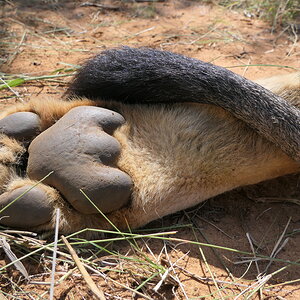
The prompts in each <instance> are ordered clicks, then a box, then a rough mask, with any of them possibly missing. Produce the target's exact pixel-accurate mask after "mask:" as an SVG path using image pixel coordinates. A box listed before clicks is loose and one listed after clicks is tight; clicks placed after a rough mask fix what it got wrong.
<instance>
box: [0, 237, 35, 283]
mask: <svg viewBox="0 0 300 300" xmlns="http://www.w3.org/2000/svg"><path fill="white" fill-rule="evenodd" d="M0 244H1V246H2V248H3V250H4V252H5V254H6V255H7V256H8V258H9V259H10V260H11V261H12V262H13V264H14V266H15V267H16V268H17V270H19V271H20V272H21V274H22V275H23V276H24V277H25V278H26V279H27V280H29V275H28V272H27V270H26V268H25V267H24V265H23V264H22V262H21V261H18V258H17V257H16V255H15V254H14V253H13V252H12V251H11V249H10V246H9V244H8V243H7V241H6V239H5V237H1V238H0Z"/></svg>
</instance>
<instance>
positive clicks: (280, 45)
mask: <svg viewBox="0 0 300 300" xmlns="http://www.w3.org/2000/svg"><path fill="white" fill-rule="evenodd" d="M59 2H60V1H44V2H42V1H21V0H19V1H13V2H10V1H7V2H5V4H4V5H3V7H2V19H1V21H2V25H3V32H2V33H0V34H2V38H1V40H2V43H1V42H0V47H1V48H0V53H1V54H2V56H1V57H2V58H3V60H2V61H3V65H2V69H1V71H2V72H4V73H9V74H30V75H32V76H37V75H45V74H50V73H51V72H55V71H56V70H58V69H61V68H68V67H69V66H68V65H66V64H80V62H82V61H84V60H85V59H86V58H88V57H89V56H91V55H93V54H94V53H97V52H99V51H101V50H103V49H105V48H110V47H116V46H120V45H129V46H134V47H138V46H149V47H155V48H158V49H163V50H170V51H174V52H178V53H182V54H185V55H188V56H191V57H195V58H198V59H202V60H204V61H209V62H213V63H215V64H217V65H220V66H224V67H231V66H240V65H249V64H251V65H260V64H264V65H273V66H250V67H246V66H242V67H236V68H232V70H233V71H234V72H237V73H239V74H242V75H244V76H246V77H247V78H250V79H255V78H258V77H267V76H270V75H274V74H284V73H287V72H292V71H293V70H292V69H290V68H284V67H282V66H289V67H293V68H300V44H299V42H297V41H296V39H295V37H294V36H293V35H292V36H288V35H286V34H285V33H281V32H276V33H273V34H272V33H271V30H270V26H269V25H268V24H266V23H265V22H263V21H261V20H258V19H255V18H253V19H252V18H248V17H246V16H245V15H244V14H243V12H242V11H240V12H237V11H233V10H226V9H224V8H220V7H217V6H207V5H200V4H199V3H200V2H198V1H195V2H192V1H186V2H184V1H174V2H172V1H169V2H165V3H156V4H151V3H150V4H144V3H143V4H139V5H138V4H127V6H126V7H122V9H120V10H116V11H115V10H110V9H107V8H106V9H100V8H99V7H92V6H88V7H81V6H80V4H81V3H82V1H70V2H69V1H64V2H63V3H62V4H61V3H59ZM97 3H100V2H97ZM101 3H106V2H102V1H101ZM118 3H119V2H114V3H111V2H109V3H106V4H107V5H113V6H115V7H118V5H119V4H118ZM187 3H189V4H190V5H187ZM123 6H124V5H123ZM147 16H148V18H146V17H147ZM149 17H151V18H149ZM274 65H278V66H277V67H276V66H274ZM54 74H55V73H54ZM67 78H69V77H67ZM68 80H69V79H66V80H65V81H62V80H53V81H45V80H43V81H32V82H28V83H26V84H24V85H22V86H19V87H15V88H14V89H13V90H14V91H15V92H16V93H17V94H18V95H19V96H20V97H16V96H15V94H14V93H12V92H11V91H8V90H4V91H1V94H0V109H2V108H3V107H5V106H7V105H11V104H14V103H17V102H19V101H27V100H29V99H30V98H31V97H35V96H38V95H51V96H54V97H60V95H61V94H62V93H63V92H64V91H65V88H66V83H67V81H68ZM298 189H299V176H296V175H291V176H287V177H284V178H280V179H277V180H273V181H271V182H266V183H262V184H260V185H257V186H251V187H246V188H241V189H239V190H236V191H233V192H230V193H227V194H224V195H220V196H218V197H216V198H214V199H211V200H210V201H208V202H206V203H204V204H202V205H200V207H197V208H194V209H192V210H190V211H187V212H180V213H178V214H175V215H172V216H169V217H166V218H164V219H163V220H158V221H156V222H154V223H152V224H149V225H148V226H147V228H148V229H149V228H156V227H161V226H172V225H174V224H179V225H180V224H182V225H184V224H193V226H194V228H196V229H195V231H194V230H192V229H191V227H182V228H179V229H178V233H177V234H176V238H181V239H185V240H192V241H199V242H203V243H209V244H213V245H218V246H223V247H228V248H233V249H238V250H240V251H246V252H252V250H251V247H250V244H249V241H248V239H247V237H246V233H249V234H250V236H251V237H252V242H253V245H254V247H255V249H257V248H259V250H258V251H257V252H258V253H259V254H261V255H266V256H269V255H270V254H271V252H272V250H273V247H274V246H275V244H276V242H277V240H278V239H279V237H280V235H281V234H282V233H283V231H284V228H285V226H286V224H287V222H288V220H289V218H291V222H290V224H289V226H288V229H287V233H286V235H285V238H287V237H288V238H289V240H288V241H287V244H286V245H285V246H284V247H283V249H282V250H281V251H280V252H279V254H278V255H277V256H276V258H278V259H282V260H283V261H293V262H296V261H297V260H298V259H299V248H300V236H299V235H298V234H297V233H298V232H299V228H300V217H299V215H298V213H299V212H300V208H299V206H297V205H296V204H293V203H292V202H291V201H287V200H289V199H299V196H300V192H299V191H298ZM264 197H268V198H273V200H274V199H275V200H277V202H274V201H264V202H262V201H258V200H262V198H264ZM146 245H147V246H146ZM139 246H140V247H141V250H142V253H143V254H144V255H146V256H148V257H150V258H151V259H152V260H153V261H156V263H157V264H161V265H163V266H165V267H167V268H169V270H170V274H172V276H173V278H175V279H173V280H172V278H171V276H167V279H166V280H165V281H164V282H163V284H162V286H161V288H160V289H159V290H158V293H156V292H154V291H153V287H154V286H155V284H157V283H158V282H159V280H160V279H157V278H156V280H153V281H149V283H147V284H146V285H145V286H144V287H143V288H141V289H140V290H139V291H140V292H142V293H145V294H148V295H149V297H150V298H153V299H187V298H189V299H200V298H201V296H205V298H206V299H210V298H212V299H219V298H221V296H222V297H223V298H224V299H225V298H227V299H234V297H235V296H237V295H238V294H239V293H241V292H242V291H243V290H244V289H246V287H247V286H248V285H251V284H252V283H254V280H255V279H256V277H257V275H258V273H259V271H260V272H262V271H263V270H264V269H265V268H266V266H267V265H268V262H266V261H258V263H257V265H258V269H259V271H258V270H257V267H256V265H255V263H252V264H250V266H249V263H239V264H236V263H238V262H241V261H242V260H243V258H242V255H241V254H239V253H234V252H231V251H225V250H220V249H214V250H213V249H212V248H210V247H202V248H201V249H200V248H199V247H198V246H196V245H192V244H187V243H180V242H175V241H172V242H168V243H165V244H164V243H162V242H161V241H159V240H154V239H151V240H150V239H149V240H146V239H145V240H144V241H140V242H139ZM113 247H114V250H117V251H119V252H120V253H122V254H123V255H126V256H127V257H135V256H136V255H137V254H136V252H135V253H133V250H132V249H131V247H130V246H129V245H128V243H126V242H119V243H114V245H113ZM298 247H299V248H298ZM164 249H165V250H166V253H167V254H166V253H165V252H164ZM150 250H151V251H150ZM87 251H88V250H87ZM201 251H203V254H204V256H205V258H206V261H207V263H208V265H209V266H210V269H211V271H212V273H213V276H214V277H215V279H216V280H218V283H217V284H218V286H219V288H220V289H221V291H220V292H218V291H217V289H216V287H215V285H214V283H213V282H212V281H211V280H209V281H208V279H210V278H212V275H211V274H210V273H209V271H208V268H207V266H206V265H205V263H204V260H203V257H202V256H201ZM94 252H95V253H96V252H97V251H94ZM168 256H169V257H168ZM2 257H4V254H3V255H2ZM101 259H102V260H105V259H103V258H101V255H99V260H100V261H101ZM221 261H222V263H221ZM170 262H172V263H173V264H174V265H172V264H170ZM4 263H5V262H4V260H2V263H1V265H3V264H4ZM224 264H225V265H226V268H225V266H224ZM285 265H287V263H286V262H273V263H272V264H271V266H270V267H269V268H268V271H267V273H268V274H270V273H272V272H274V271H276V270H279V269H280V268H281V267H283V266H285ZM115 267H116V266H115ZM59 268H60V270H61V272H63V271H66V269H65V266H64V264H63V263H60V265H59ZM111 268H112V269H113V267H111ZM121 268H123V269H125V270H126V272H124V274H123V275H122V274H119V273H114V272H112V271H108V272H106V274H107V275H109V276H110V277H111V278H113V279H114V280H117V281H118V282H121V283H122V284H125V285H127V286H129V287H131V288H136V287H137V286H138V285H139V284H140V283H141V282H142V280H141V281H140V282H139V281H138V280H136V278H137V276H136V273H139V272H140V273H143V272H144V274H145V275H143V276H144V277H145V278H147V276H148V275H147V274H148V273H147V272H148V271H147V270H145V269H143V268H142V267H140V266H138V265H132V263H130V262H129V261H125V260H120V261H119V262H118V269H121ZM41 269H43V270H44V269H46V267H43V268H41ZM228 270H230V274H229V272H228ZM35 272H37V271H35V270H31V269H30V268H29V273H31V274H32V273H35ZM47 272H49V270H47ZM76 274H77V275H76ZM78 274H79V273H78V271H74V272H73V275H70V276H69V277H68V278H67V279H66V280H64V281H63V283H62V284H60V285H59V286H57V287H56V289H55V296H56V299H92V296H91V292H90V290H89V288H88V287H87V286H86V284H85V283H84V281H83V280H82V278H81V277H80V276H79V275H78ZM143 276H139V277H138V278H142V277H143ZM60 277H61V275H57V279H59V278H60ZM240 277H242V278H241V279H239V278H240ZM8 278H11V280H13V281H14V282H15V283H17V284H18V285H20V286H21V287H22V289H23V291H27V292H29V294H27V295H25V294H22V293H21V294H20V293H19V294H18V289H16V287H15V286H14V285H12V283H11V282H10V279H8ZM145 278H144V279H145ZM176 278H179V280H177V279H176ZM93 279H94V280H95V281H96V282H97V284H98V285H99V286H101V287H102V288H103V290H104V291H105V293H106V297H107V299H132V298H134V299H142V297H141V296H139V295H137V294H136V295H133V293H132V291H130V290H126V289H125V288H122V287H120V286H118V285H116V284H113V283H112V282H111V281H109V280H106V281H105V280H103V279H102V278H99V277H96V276H94V277H93ZM18 280H20V281H18ZM34 280H36V281H49V273H47V275H39V276H37V278H35V279H34ZM294 280H299V281H298V282H297V281H296V282H294V283H288V284H285V285H282V283H285V282H288V281H294ZM176 281H177V282H181V284H182V285H180V284H178V283H176ZM224 282H227V284H225V283H224ZM233 282H234V284H232V283H233ZM229 283H230V284H229ZM236 283H237V284H236ZM267 285H278V286H276V287H275V288H273V289H265V290H263V291H262V293H261V295H258V293H255V294H254V296H253V297H254V298H259V297H260V298H262V299H300V290H299V288H300V266H299V265H294V266H289V267H288V268H287V269H284V270H282V271H281V272H279V273H278V274H276V275H274V276H273V277H272V278H270V279H269V281H268V283H267ZM0 286H1V290H2V291H4V292H7V293H9V294H11V295H12V294H14V295H15V296H16V297H17V299H48V297H49V295H48V294H45V295H44V296H41V295H42V294H43V293H44V292H45V291H47V290H48V289H49V286H45V285H44V286H43V285H35V284H26V283H25V282H24V281H22V280H21V279H19V275H18V272H16V271H12V270H8V273H5V274H4V275H3V278H2V280H0ZM7 297H8V298H10V297H9V296H7ZM243 297H244V296H240V297H239V298H238V299H243ZM11 299H13V298H11Z"/></svg>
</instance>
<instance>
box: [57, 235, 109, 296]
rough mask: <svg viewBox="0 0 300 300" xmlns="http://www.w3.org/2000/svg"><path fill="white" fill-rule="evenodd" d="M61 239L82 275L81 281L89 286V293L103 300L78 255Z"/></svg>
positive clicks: (63, 238) (100, 292) (101, 293)
mask: <svg viewBox="0 0 300 300" xmlns="http://www.w3.org/2000/svg"><path fill="white" fill-rule="evenodd" d="M61 239H62V240H63V242H64V243H65V245H66V246H67V248H68V250H69V252H70V254H71V256H72V258H73V260H74V262H75V264H76V266H77V267H78V269H79V271H80V272H81V274H82V277H83V279H84V280H85V282H86V283H87V285H88V286H89V288H90V289H91V291H92V292H93V294H94V295H95V296H96V297H97V298H98V299H100V300H105V296H104V293H103V292H102V291H101V290H100V289H99V288H98V287H97V286H96V284H95V282H94V281H93V279H92V277H91V276H90V275H89V273H88V272H87V270H86V269H85V267H84V265H83V264H82V262H81V261H80V259H79V257H78V255H77V254H76V252H75V250H74V249H73V248H72V246H71V245H70V243H69V242H68V241H67V239H66V238H65V237H64V236H61Z"/></svg>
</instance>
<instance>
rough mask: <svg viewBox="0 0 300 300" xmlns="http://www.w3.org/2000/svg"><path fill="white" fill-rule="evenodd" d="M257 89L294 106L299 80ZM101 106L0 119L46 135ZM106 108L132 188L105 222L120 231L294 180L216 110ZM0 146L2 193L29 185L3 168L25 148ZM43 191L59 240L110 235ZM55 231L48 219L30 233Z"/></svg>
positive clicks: (21, 107)
mask: <svg viewBox="0 0 300 300" xmlns="http://www.w3.org/2000/svg"><path fill="white" fill-rule="evenodd" d="M257 82H258V83H259V84H261V85H262V86H264V87H265V88H267V89H270V90H271V91H272V92H274V93H276V94H278V95H280V96H282V97H283V98H284V99H286V100H287V101H288V102H290V103H292V104H293V105H295V106H297V107H299V106H300V74H299V73H295V74H289V75H283V76H277V77H273V78H268V79H265V80H259V81H257ZM102 104H103V103H101V102H99V101H98V102H94V101H91V100H87V99H78V100H74V101H71V102H64V101H60V100H53V99H44V100H43V101H41V100H40V99H34V100H31V101H30V102H29V103H25V104H18V105H15V106H12V107H9V108H8V109H7V110H5V111H4V112H3V113H1V115H0V119H1V118H3V117H5V116H7V115H9V114H11V113H14V112H19V111H31V112H35V113H37V114H38V115H39V116H40V118H41V120H42V126H43V129H46V128H47V127H49V126H51V125H52V124H53V123H54V122H55V121H56V120H58V119H59V118H61V117H62V116H63V115H64V114H66V113H67V112H68V111H69V110H70V109H72V108H73V107H76V106H80V105H99V106H101V105H102ZM105 107H106V108H111V109H115V108H116V107H117V109H118V112H120V113H121V114H122V115H123V116H124V118H125V120H126V123H125V124H124V125H123V126H121V127H120V128H118V129H117V130H116V131H115V133H114V135H113V136H114V137H115V138H116V139H117V140H118V141H119V142H120V144H121V148H122V151H121V155H120V157H119V160H118V163H117V165H118V167H119V168H120V169H121V170H123V171H124V172H126V173H128V174H129V175H130V176H131V178H132V180H133V182H134V187H133V191H132V199H131V201H130V203H129V204H128V206H126V207H124V208H122V209H120V210H118V211H115V212H112V213H109V214H108V215H107V217H108V218H109V219H110V220H111V222H113V223H114V224H115V225H116V226H117V227H118V228H120V229H126V228H127V227H128V226H129V227H130V228H136V227H140V226H142V225H145V224H147V223H148V222H150V221H152V220H154V219H157V218H160V217H163V216H165V215H168V214H171V213H174V212H176V211H179V210H182V209H185V208H188V207H191V206H193V205H196V204H198V203H200V202H202V201H204V200H206V199H208V198H210V197H213V196H215V195H218V194H220V193H223V192H226V191H229V190H232V189H234V188H236V187H240V186H245V185H250V184H255V183H258V182H261V181H264V180H268V179H271V178H275V177H278V176H283V175H286V174H290V173H295V172H299V163H297V162H295V161H294V160H293V159H291V158H290V157H288V156H287V155H286V154H285V153H284V152H283V151H282V150H280V149H279V148H278V147H276V146H275V145H273V144H272V143H271V142H268V141H267V140H266V139H264V138H263V137H261V136H260V135H258V134H257V133H256V132H255V131H254V130H253V129H251V128H250V127H249V126H248V125H246V124H245V123H244V122H243V121H240V120H238V119H236V118H235V117H233V116H232V115H231V114H230V113H228V112H226V111H225V110H223V109H222V108H219V107H216V106H213V105H205V104H190V103H185V104H174V105H172V106H165V105H160V104H156V105H151V106H143V105H125V104H115V103H114V104H112V107H110V104H109V103H107V102H106V103H105ZM170 124H172V126H170ZM153 128H155V130H153ZM1 145H2V148H1V151H2V152H1V155H0V178H1V179H0V184H1V185H2V186H0V190H1V188H2V191H3V189H6V190H13V189H15V188H18V187H21V186H23V185H28V184H34V183H35V182H34V181H31V180H29V179H26V178H25V179H22V178H19V177H18V176H17V175H16V174H14V172H13V171H11V170H9V166H10V165H9V164H10V163H13V162H15V161H16V160H17V153H21V152H22V151H24V148H23V147H22V146H21V145H20V144H18V143H17V142H16V141H14V140H10V139H8V138H7V137H3V136H2V137H1ZM4 185H5V187H4ZM41 186H42V188H43V189H45V190H46V191H47V193H48V195H49V202H51V203H53V207H60V208H61V210H62V218H61V222H60V224H61V225H60V227H61V228H60V230H61V232H65V233H68V232H71V231H77V230H80V229H83V228H86V227H90V228H91V227H93V228H101V229H104V228H108V227H109V225H108V224H107V222H106V221H105V220H104V219H103V218H102V217H101V216H100V215H99V214H94V215H84V214H81V213H79V212H77V211H75V210H74V209H72V208H70V206H69V205H66V204H64V201H63V199H61V198H60V196H59V193H57V192H56V191H55V190H54V189H53V188H51V187H48V186H46V185H41ZM53 227H54V218H53V220H52V221H51V222H50V223H48V224H44V225H43V226H39V227H38V228H33V230H49V229H52V228H53Z"/></svg>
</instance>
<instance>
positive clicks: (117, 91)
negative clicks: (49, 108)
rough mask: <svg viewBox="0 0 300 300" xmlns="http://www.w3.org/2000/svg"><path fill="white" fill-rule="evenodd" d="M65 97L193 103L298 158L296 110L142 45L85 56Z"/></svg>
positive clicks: (209, 68) (252, 86) (245, 83)
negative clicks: (226, 115) (228, 116)
mask: <svg viewBox="0 0 300 300" xmlns="http://www.w3.org/2000/svg"><path fill="white" fill-rule="evenodd" d="M67 93H68V94H69V95H71V96H72V95H76V96H82V97H88V98H91V99H94V100H97V99H100V100H113V101H118V102H122V103H128V104H134V103H147V104H149V103H174V102H197V103H206V104H214V105H218V106H220V107H222V108H223V109H225V110H227V111H229V112H230V113H232V114H233V115H234V116H235V117H237V118H238V119H241V120H243V121H244V122H246V123H247V124H249V126H251V127H252V128H253V129H255V130H256V131H258V132H259V133H260V134H261V135H262V136H264V137H265V138H266V139H268V140H269V141H271V142H273V143H274V144H276V145H277V146H279V147H280V148H281V149H282V150H283V151H284V152H285V153H287V154H288V155H289V156H290V157H292V158H293V159H295V160H296V161H300V112H299V110H298V109H297V108H295V107H293V106H292V105H290V104H289V103H287V102H286V101H285V100H284V99H282V98H280V97H279V96H277V95H275V94H273V93H272V92H270V91H269V90H267V89H265V88H263V87H262V86H260V85H258V84H256V83H254V82H252V81H250V80H247V79H245V78H243V77H241V76H239V75H237V74H235V73H233V72H231V71H229V70H227V69H224V68H222V67H218V66H215V65H212V64H209V63H205V62H202V61H200V60H197V59H193V58H188V57H185V56H182V55H179V54H174V53H171V52H166V51H159V50H154V49H148V48H139V49H134V48H129V47H122V48H120V49H112V50H107V51H104V52H102V53H100V54H99V55H97V56H95V57H94V58H92V59H90V60H88V61H87V62H86V64H85V65H84V66H83V67H82V68H81V69H80V71H79V72H78V74H77V75H76V76H75V78H74V80H73V82H72V83H71V85H70V87H69V89H68V92H67Z"/></svg>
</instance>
